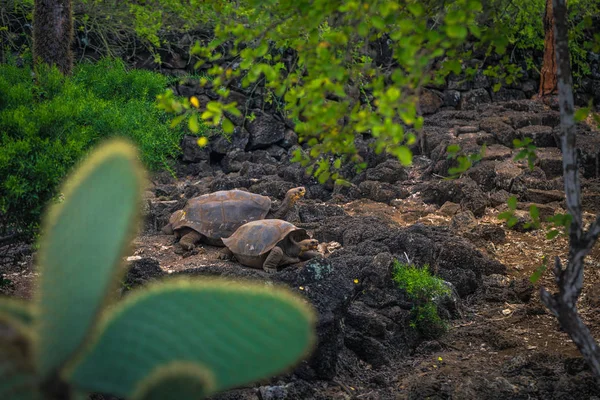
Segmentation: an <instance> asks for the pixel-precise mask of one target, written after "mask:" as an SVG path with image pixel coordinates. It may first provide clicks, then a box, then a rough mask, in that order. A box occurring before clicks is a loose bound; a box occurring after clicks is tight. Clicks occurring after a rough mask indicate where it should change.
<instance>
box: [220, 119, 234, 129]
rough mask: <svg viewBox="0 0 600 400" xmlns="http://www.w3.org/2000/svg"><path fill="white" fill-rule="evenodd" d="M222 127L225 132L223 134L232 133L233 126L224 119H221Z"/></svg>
mask: <svg viewBox="0 0 600 400" xmlns="http://www.w3.org/2000/svg"><path fill="white" fill-rule="evenodd" d="M222 127H223V132H225V133H233V131H234V129H235V126H233V123H232V122H231V121H230V120H228V119H227V118H225V117H223V122H222Z"/></svg>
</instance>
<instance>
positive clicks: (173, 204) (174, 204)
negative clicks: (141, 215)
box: [145, 199, 186, 232]
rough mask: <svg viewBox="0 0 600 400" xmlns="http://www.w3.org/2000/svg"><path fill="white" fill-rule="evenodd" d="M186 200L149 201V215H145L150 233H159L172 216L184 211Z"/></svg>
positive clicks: (146, 225)
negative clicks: (181, 210)
mask: <svg viewBox="0 0 600 400" xmlns="http://www.w3.org/2000/svg"><path fill="white" fill-rule="evenodd" d="M185 201H186V200H185V199H180V200H168V201H157V200H153V199H151V200H148V203H147V204H148V207H147V213H146V214H145V227H146V229H147V230H149V231H153V232H157V231H160V230H161V229H162V227H163V226H165V225H166V224H168V223H169V218H170V217H171V214H173V213H174V212H175V211H177V210H179V209H182V208H183V206H184V205H185Z"/></svg>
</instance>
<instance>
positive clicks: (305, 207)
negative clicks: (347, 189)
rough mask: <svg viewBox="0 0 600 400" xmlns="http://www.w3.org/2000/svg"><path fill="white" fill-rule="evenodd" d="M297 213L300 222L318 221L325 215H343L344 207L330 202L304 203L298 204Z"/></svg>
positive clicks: (325, 216)
mask: <svg viewBox="0 0 600 400" xmlns="http://www.w3.org/2000/svg"><path fill="white" fill-rule="evenodd" d="M298 214H299V215H300V221H302V222H307V223H308V222H319V221H322V220H323V219H325V218H327V217H333V216H341V215H345V214H346V213H345V212H344V209H343V208H342V207H340V206H336V205H331V204H326V203H322V204H318V203H306V202H303V203H301V204H298Z"/></svg>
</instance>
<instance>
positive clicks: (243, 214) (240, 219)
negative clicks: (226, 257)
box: [162, 187, 306, 250]
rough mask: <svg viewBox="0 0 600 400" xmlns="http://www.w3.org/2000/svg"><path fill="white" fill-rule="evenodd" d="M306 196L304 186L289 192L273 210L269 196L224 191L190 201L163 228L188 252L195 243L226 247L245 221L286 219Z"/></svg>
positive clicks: (163, 230) (164, 231)
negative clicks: (225, 244)
mask: <svg viewBox="0 0 600 400" xmlns="http://www.w3.org/2000/svg"><path fill="white" fill-rule="evenodd" d="M305 193H306V189H304V187H297V188H293V189H290V190H288V192H287V194H286V195H285V199H284V200H283V202H282V203H281V205H280V206H279V207H278V208H276V209H273V207H272V203H271V199H270V198H268V197H267V196H261V195H259V194H255V193H250V192H245V191H243V190H238V189H234V190H221V191H218V192H214V193H209V194H205V195H203V196H199V197H194V198H192V199H190V200H189V201H188V202H187V204H186V205H185V207H184V208H183V209H182V210H178V211H176V212H174V213H173V214H172V215H171V217H170V218H169V223H168V224H167V225H166V226H164V227H163V228H162V232H163V233H165V234H167V235H173V234H174V235H175V236H176V237H178V238H181V239H180V241H179V243H180V244H181V246H182V247H183V248H184V249H186V250H191V249H193V248H194V246H195V245H196V243H199V242H204V243H207V244H209V245H213V246H220V247H222V246H224V245H223V242H222V240H221V239H222V238H224V237H228V236H231V234H232V233H233V232H235V230H236V229H237V228H239V227H240V226H242V225H243V224H245V223H246V222H250V221H255V220H260V219H263V218H283V217H284V216H285V215H286V214H287V213H288V211H289V210H290V208H291V207H293V205H294V204H295V203H296V202H297V201H298V199H300V198H301V197H302V196H304V194H305Z"/></svg>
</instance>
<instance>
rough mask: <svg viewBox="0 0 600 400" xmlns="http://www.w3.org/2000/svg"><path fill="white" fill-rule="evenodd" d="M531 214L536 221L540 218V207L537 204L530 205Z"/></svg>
mask: <svg viewBox="0 0 600 400" xmlns="http://www.w3.org/2000/svg"><path fill="white" fill-rule="evenodd" d="M529 215H531V218H532V219H533V220H534V221H535V220H537V219H539V218H540V209H539V208H537V206H536V205H533V204H532V205H531V206H529Z"/></svg>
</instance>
